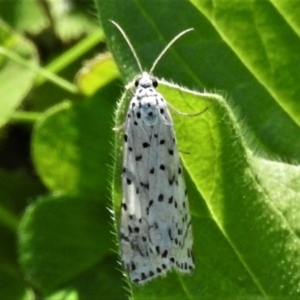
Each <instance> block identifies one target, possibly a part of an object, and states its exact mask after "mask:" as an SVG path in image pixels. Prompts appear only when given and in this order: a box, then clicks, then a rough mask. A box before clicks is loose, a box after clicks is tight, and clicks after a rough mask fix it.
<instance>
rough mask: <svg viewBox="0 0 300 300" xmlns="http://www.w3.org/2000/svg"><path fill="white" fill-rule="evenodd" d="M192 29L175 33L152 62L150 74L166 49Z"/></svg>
mask: <svg viewBox="0 0 300 300" xmlns="http://www.w3.org/2000/svg"><path fill="white" fill-rule="evenodd" d="M192 30H194V28H189V29H187V30H184V31H182V32H181V33H179V34H177V35H176V36H175V37H174V38H173V39H172V40H171V42H169V44H168V45H167V46H166V47H165V48H164V49H163V51H162V52H161V53H160V54H159V55H158V57H157V59H156V60H155V62H154V63H153V65H152V67H151V69H150V71H149V73H150V74H152V72H153V70H154V68H155V67H156V65H157V63H158V62H159V60H160V59H161V58H162V56H163V55H164V54H165V53H166V52H167V50H168V49H169V48H170V47H171V46H172V45H173V44H174V43H175V42H176V41H177V40H178V39H179V38H180V37H182V36H183V35H184V34H186V33H188V32H189V31H192Z"/></svg>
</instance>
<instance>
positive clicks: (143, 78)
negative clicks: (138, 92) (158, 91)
mask: <svg viewBox="0 0 300 300" xmlns="http://www.w3.org/2000/svg"><path fill="white" fill-rule="evenodd" d="M134 84H135V86H136V87H142V88H150V87H154V88H156V87H157V86H158V82H157V80H156V78H155V77H153V76H151V75H150V74H149V73H147V72H143V73H142V74H141V75H140V76H139V77H137V78H136V80H135V83H134Z"/></svg>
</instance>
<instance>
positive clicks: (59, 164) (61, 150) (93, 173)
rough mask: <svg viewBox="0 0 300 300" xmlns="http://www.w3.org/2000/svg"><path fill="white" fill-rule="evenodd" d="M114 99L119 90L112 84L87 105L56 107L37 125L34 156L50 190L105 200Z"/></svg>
mask: <svg viewBox="0 0 300 300" xmlns="http://www.w3.org/2000/svg"><path fill="white" fill-rule="evenodd" d="M114 97H115V99H117V97H118V90H117V89H115V85H114V83H113V82H112V83H111V84H110V85H107V86H105V87H104V88H102V89H101V90H100V91H98V93H95V94H94V95H93V97H91V98H90V99H89V100H87V101H86V102H84V103H73V104H71V103H70V102H65V103H62V104H59V105H57V106H55V107H53V108H52V109H50V110H49V111H47V112H46V113H45V114H44V116H43V117H42V118H41V119H40V120H39V122H38V123H37V124H36V127H35V130H34V135H33V144H32V149H33V157H34V161H35V165H36V168H37V171H38V172H39V174H40V176H41V178H42V180H43V182H44V183H45V184H46V185H47V187H49V189H51V190H53V191H60V192H64V193H71V194H78V193H79V194H82V195H85V196H86V195H90V196H91V197H94V198H96V197H100V198H101V199H103V201H105V197H106V196H107V194H108V189H107V185H108V179H109V173H110V168H109V161H110V160H111V154H110V148H111V147H110V140H111V135H112V132H113V131H112V116H113V105H114V102H113V98H114ZM44 153H47V155H44ZM101 191H102V193H101ZM103 191H105V192H103Z"/></svg>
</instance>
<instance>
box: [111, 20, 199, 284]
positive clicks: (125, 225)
mask: <svg viewBox="0 0 300 300" xmlns="http://www.w3.org/2000/svg"><path fill="white" fill-rule="evenodd" d="M111 22H112V23H113V24H114V25H115V26H116V27H117V28H118V29H119V30H120V32H121V33H122V35H123V37H124V38H125V40H126V42H127V43H128V45H129V47H130V49H131V50H132V52H133V55H134V56H135V58H136V61H137V64H138V65H139V68H140V70H141V75H140V76H139V77H138V78H137V79H136V80H135V87H136V91H135V93H134V96H133V98H132V99H131V102H130V104H129V108H128V112H127V116H126V121H125V124H124V128H125V134H124V161H123V174H122V189H123V196H122V205H121V229H120V231H121V232H120V245H121V259H122V263H123V266H124V268H125V269H126V270H127V271H128V272H129V276H130V279H131V281H132V282H135V283H138V284H144V283H145V282H147V281H149V280H151V279H153V278H155V277H158V276H161V275H165V274H166V273H167V271H169V270H172V269H176V270H178V271H179V272H181V273H190V272H191V271H192V270H193V269H194V267H195V266H194V258H193V252H192V244H193V237H192V226H191V216H190V212H189V203H188V197H187V192H186V187H185V182H184V178H183V170H182V167H181V162H180V156H179V153H178V149H177V144H176V138H175V132H174V126H173V121H172V118H171V115H170V113H169V111H168V103H167V102H166V101H165V99H164V97H163V96H162V95H161V94H159V93H158V92H157V91H156V87H157V81H156V79H155V78H154V77H153V76H151V75H150V74H151V73H152V71H153V69H154V67H155V65H156V64H157V62H158V60H159V59H160V58H161V57H162V55H163V54H164V53H165V52H166V51H167V50H168V48H169V47H170V46H171V45H172V44H173V43H174V42H175V41H176V40H177V39H178V38H179V37H181V36H182V35H183V34H185V33H187V32H188V31H190V30H193V29H188V30H185V31H183V32H181V33H180V34H178V35H177V36H176V37H175V38H174V39H173V40H172V41H171V42H170V43H169V44H168V45H167V46H166V47H165V49H164V50H163V51H162V53H161V54H160V55H159V56H158V58H157V59H156V61H155V62H154V64H153V66H152V68H151V70H150V72H149V73H147V72H142V68H141V64H140V62H139V60H138V58H137V55H136V53H135V51H134V49H133V47H132V45H131V43H130V41H129V39H128V38H127V36H126V34H125V33H124V31H123V30H122V28H121V27H120V26H119V25H118V24H117V23H116V22H114V21H111Z"/></svg>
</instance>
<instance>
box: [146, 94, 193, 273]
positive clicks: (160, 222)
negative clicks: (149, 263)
mask: <svg viewBox="0 0 300 300" xmlns="http://www.w3.org/2000/svg"><path fill="white" fill-rule="evenodd" d="M159 97H161V95H160V94H158V99H159V100H160V101H159V102H158V103H159V113H160V118H159V119H160V121H159V124H158V126H157V138H156V139H152V140H151V142H152V143H151V147H153V148H156V149H157V151H156V157H155V159H153V160H151V163H150V168H153V169H154V170H155V174H154V175H155V176H153V177H151V178H152V179H153V182H151V180H150V182H151V184H150V198H151V199H153V200H154V202H153V205H152V206H151V207H150V208H149V218H148V222H149V225H150V226H149V235H150V237H151V242H152V244H153V246H154V248H155V249H156V250H157V253H158V254H159V257H160V258H161V261H160V263H161V268H162V269H163V268H164V269H166V270H168V269H171V268H173V267H176V268H178V269H179V271H181V272H190V271H191V270H192V269H194V262H193V254H192V244H193V240H192V228H191V216H190V212H189V204H188V197H187V192H186V187H185V182H184V177H183V170H182V166H181V161H180V156H179V153H178V148H177V143H176V137H175V132H174V128H173V121H172V118H171V115H170V113H169V111H168V109H167V103H166V102H165V101H164V100H163V98H162V97H161V98H159Z"/></svg>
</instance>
